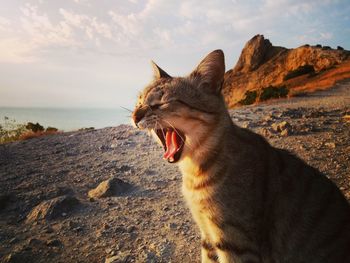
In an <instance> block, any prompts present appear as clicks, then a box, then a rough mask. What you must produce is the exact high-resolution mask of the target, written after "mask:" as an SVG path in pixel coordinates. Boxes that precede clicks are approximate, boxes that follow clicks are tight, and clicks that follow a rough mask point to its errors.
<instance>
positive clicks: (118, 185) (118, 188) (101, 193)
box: [88, 178, 132, 198]
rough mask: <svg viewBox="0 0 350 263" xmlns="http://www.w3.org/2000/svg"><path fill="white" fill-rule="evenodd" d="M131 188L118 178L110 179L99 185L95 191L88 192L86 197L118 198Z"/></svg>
mask: <svg viewBox="0 0 350 263" xmlns="http://www.w3.org/2000/svg"><path fill="white" fill-rule="evenodd" d="M131 188H132V185H131V184H129V183H126V182H124V181H123V180H121V179H118V178H111V179H108V180H106V181H103V182H102V183H100V184H99V185H98V186H97V187H96V188H95V189H92V190H90V191H89V193H88V196H89V197H90V198H103V197H109V196H118V195H122V194H124V193H126V192H127V191H129V190H130V189H131Z"/></svg>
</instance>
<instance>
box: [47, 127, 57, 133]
mask: <svg viewBox="0 0 350 263" xmlns="http://www.w3.org/2000/svg"><path fill="white" fill-rule="evenodd" d="M45 131H46V132H57V131H58V129H57V128H55V127H50V126H49V127H47V128H46V130H45Z"/></svg>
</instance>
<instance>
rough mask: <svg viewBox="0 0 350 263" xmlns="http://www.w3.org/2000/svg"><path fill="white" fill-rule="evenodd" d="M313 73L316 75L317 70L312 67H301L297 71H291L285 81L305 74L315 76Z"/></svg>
mask: <svg viewBox="0 0 350 263" xmlns="http://www.w3.org/2000/svg"><path fill="white" fill-rule="evenodd" d="M313 73H315V69H314V67H313V66H312V65H304V66H300V67H299V68H297V69H295V70H292V71H289V72H288V73H287V75H285V76H284V78H283V80H288V79H292V78H296V77H298V76H301V75H304V74H313Z"/></svg>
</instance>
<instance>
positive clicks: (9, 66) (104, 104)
mask: <svg viewBox="0 0 350 263" xmlns="http://www.w3.org/2000/svg"><path fill="white" fill-rule="evenodd" d="M256 34H263V35H264V36H265V37H266V38H268V39H269V40H270V41H271V42H272V44H273V45H276V46H285V47H288V48H293V47H298V46H301V45H303V44H311V45H314V44H322V45H328V46H331V47H333V48H336V47H337V46H338V45H340V46H342V47H344V48H345V49H348V50H349V49H350V1H348V0H280V1H277V0H264V1H255V0H246V1H243V0H242V1H238V0H222V1H206V0H188V1H171V0H124V1H121V0H113V1H112V0H60V1H55V0H0V72H1V73H0V107H1V106H2V107H4V106H6V107H79V108H86V107H89V108H117V107H120V106H123V107H129V108H132V107H133V106H134V104H135V101H136V96H137V94H138V92H139V91H141V90H142V89H143V87H145V86H146V85H147V84H148V83H149V82H150V80H151V79H152V74H153V73H152V68H151V64H150V61H151V60H153V61H155V62H156V63H157V64H158V65H159V66H160V67H162V68H163V69H164V70H165V71H167V72H168V73H169V74H170V75H173V76H182V75H186V74H189V73H190V72H191V71H192V69H193V68H194V67H195V66H196V65H197V64H198V63H199V61H200V60H201V59H202V58H203V57H204V56H205V55H206V54H208V53H209V52H210V51H212V50H215V49H222V50H223V51H224V52H225V57H226V69H227V70H228V69H231V68H233V67H234V65H235V64H236V62H237V60H238V57H239V55H240V52H241V50H242V48H243V47H244V44H245V43H246V42H247V41H248V40H249V39H251V38H252V37H253V36H254V35H256Z"/></svg>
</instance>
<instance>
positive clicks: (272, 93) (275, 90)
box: [259, 86, 289, 101]
mask: <svg viewBox="0 0 350 263" xmlns="http://www.w3.org/2000/svg"><path fill="white" fill-rule="evenodd" d="M288 92H289V90H288V89H287V87H286V86H280V87H274V86H268V87H266V88H263V89H262V91H261V93H260V96H259V100H260V101H265V100H269V99H279V98H285V97H287V95H288Z"/></svg>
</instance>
